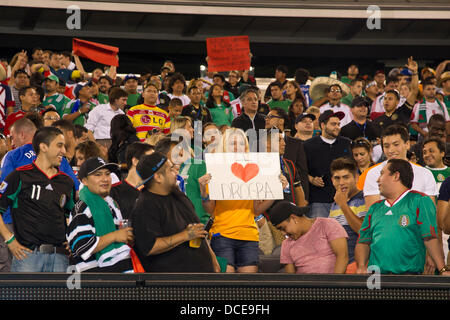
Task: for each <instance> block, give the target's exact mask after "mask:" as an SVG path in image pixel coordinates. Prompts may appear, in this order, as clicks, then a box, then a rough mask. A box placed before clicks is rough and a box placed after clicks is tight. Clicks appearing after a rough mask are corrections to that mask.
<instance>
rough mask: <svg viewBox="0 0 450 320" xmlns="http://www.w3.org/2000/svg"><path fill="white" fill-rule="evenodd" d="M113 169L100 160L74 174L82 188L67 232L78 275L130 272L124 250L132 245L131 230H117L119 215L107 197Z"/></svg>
mask: <svg viewBox="0 0 450 320" xmlns="http://www.w3.org/2000/svg"><path fill="white" fill-rule="evenodd" d="M117 166H118V165H117V164H115V163H106V162H105V161H104V160H103V159H102V158H90V159H88V160H86V161H85V162H83V164H82V165H81V167H80V171H79V172H78V178H79V179H80V180H81V182H82V183H83V185H84V187H83V188H82V189H81V191H80V200H79V201H78V202H77V203H76V205H75V208H74V209H73V210H72V212H71V215H70V218H69V225H68V229H67V241H68V243H69V248H70V250H71V252H72V255H71V258H70V264H71V265H73V266H75V268H76V270H77V271H78V272H85V271H89V272H118V273H120V272H121V273H125V272H133V263H132V260H131V256H130V250H131V248H130V246H128V244H130V245H132V243H133V241H134V236H133V229H132V228H131V227H126V226H124V225H122V226H121V224H122V222H123V217H122V214H121V212H120V209H119V207H118V205H117V202H116V201H114V200H113V199H112V198H111V196H110V195H109V193H110V191H111V171H112V170H113V169H116V167H117Z"/></svg>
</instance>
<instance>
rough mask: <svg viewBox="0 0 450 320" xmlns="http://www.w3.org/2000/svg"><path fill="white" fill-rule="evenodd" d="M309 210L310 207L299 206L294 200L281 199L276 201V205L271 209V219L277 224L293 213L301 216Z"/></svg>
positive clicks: (269, 213)
mask: <svg viewBox="0 0 450 320" xmlns="http://www.w3.org/2000/svg"><path fill="white" fill-rule="evenodd" d="M308 212H309V207H298V206H296V205H295V204H293V203H292V202H289V201H286V200H281V201H278V202H276V203H275V205H274V206H273V207H272V208H271V209H270V210H269V212H268V215H269V220H270V222H271V223H272V224H273V225H274V226H276V225H278V224H280V223H282V222H283V221H284V220H286V219H287V218H289V217H290V216H291V214H295V215H297V216H299V217H301V216H304V215H306V214H307V213H308Z"/></svg>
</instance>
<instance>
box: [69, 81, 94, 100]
mask: <svg viewBox="0 0 450 320" xmlns="http://www.w3.org/2000/svg"><path fill="white" fill-rule="evenodd" d="M86 86H89V87H90V86H91V82H78V83H77V85H76V86H75V89H73V94H74V96H75V97H76V98H78V94H79V93H80V91H81V89H83V88H84V87H86Z"/></svg>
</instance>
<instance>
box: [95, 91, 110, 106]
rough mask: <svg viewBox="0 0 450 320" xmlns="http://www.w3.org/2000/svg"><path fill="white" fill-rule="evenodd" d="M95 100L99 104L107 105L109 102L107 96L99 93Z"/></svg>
mask: <svg viewBox="0 0 450 320" xmlns="http://www.w3.org/2000/svg"><path fill="white" fill-rule="evenodd" d="M97 100H98V103H99V104H107V103H108V102H109V96H108V95H107V94H104V93H101V92H99V93H98V95H97Z"/></svg>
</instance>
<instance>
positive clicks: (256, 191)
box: [205, 152, 283, 200]
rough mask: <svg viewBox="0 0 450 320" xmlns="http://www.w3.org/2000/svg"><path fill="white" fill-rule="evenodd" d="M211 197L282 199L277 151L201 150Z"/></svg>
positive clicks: (215, 198)
mask: <svg viewBox="0 0 450 320" xmlns="http://www.w3.org/2000/svg"><path fill="white" fill-rule="evenodd" d="M205 163H206V171H207V172H208V173H210V174H211V181H210V183H209V184H208V189H209V196H210V198H211V199H212V200H268V199H283V190H282V186H281V182H280V178H279V176H280V155H279V154H278V153H265V152H250V153H205Z"/></svg>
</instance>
